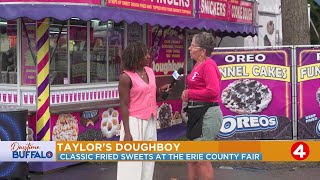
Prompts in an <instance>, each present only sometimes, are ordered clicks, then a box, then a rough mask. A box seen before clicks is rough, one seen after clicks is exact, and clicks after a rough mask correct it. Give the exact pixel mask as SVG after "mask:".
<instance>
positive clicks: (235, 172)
mask: <svg viewBox="0 0 320 180" xmlns="http://www.w3.org/2000/svg"><path fill="white" fill-rule="evenodd" d="M214 166H216V169H215V179H216V180H251V179H253V180H255V179H258V180H273V179H275V180H278V179H279V180H286V179H288V180H301V179H303V180H313V179H320V163H264V162H262V163H251V162H250V163H237V162H236V163H235V162H227V163H225V162H222V163H221V162H219V163H215V164H214ZM116 172H117V168H116V163H102V164H97V163H85V164H79V165H75V166H71V167H67V168H63V169H60V170H57V171H54V172H49V173H46V174H44V175H41V174H31V180H73V179H75V180H87V179H90V180H115V179H116ZM173 179H174V180H175V179H176V180H185V179H187V173H186V164H185V163H156V167H155V174H154V180H173Z"/></svg>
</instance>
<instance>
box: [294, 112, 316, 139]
mask: <svg viewBox="0 0 320 180" xmlns="http://www.w3.org/2000/svg"><path fill="white" fill-rule="evenodd" d="M319 122H320V120H319V119H317V120H315V121H311V122H307V121H306V117H303V118H301V119H299V120H298V139H319V137H320V123H319Z"/></svg>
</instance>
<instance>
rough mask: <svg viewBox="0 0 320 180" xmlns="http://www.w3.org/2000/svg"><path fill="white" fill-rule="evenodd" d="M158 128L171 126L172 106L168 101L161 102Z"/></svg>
mask: <svg viewBox="0 0 320 180" xmlns="http://www.w3.org/2000/svg"><path fill="white" fill-rule="evenodd" d="M157 113H158V119H157V124H158V129H162V128H167V127H170V126H171V120H172V106H171V105H170V104H167V103H163V104H161V106H160V107H159V108H158V112H157Z"/></svg>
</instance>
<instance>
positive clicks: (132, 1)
mask: <svg viewBox="0 0 320 180" xmlns="http://www.w3.org/2000/svg"><path fill="white" fill-rule="evenodd" d="M106 1H107V6H113V7H120V8H128V9H134V10H142V11H149V12H157V13H162V14H170V15H180V16H192V9H193V0H144V1H141V0H106Z"/></svg>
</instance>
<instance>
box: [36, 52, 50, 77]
mask: <svg viewBox="0 0 320 180" xmlns="http://www.w3.org/2000/svg"><path fill="white" fill-rule="evenodd" d="M48 61H49V53H48V52H47V53H46V55H45V56H44V57H43V58H42V59H41V61H40V62H39V64H38V74H39V73H40V72H41V71H42V69H43V68H44V67H45V66H46V64H47V63H48Z"/></svg>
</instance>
